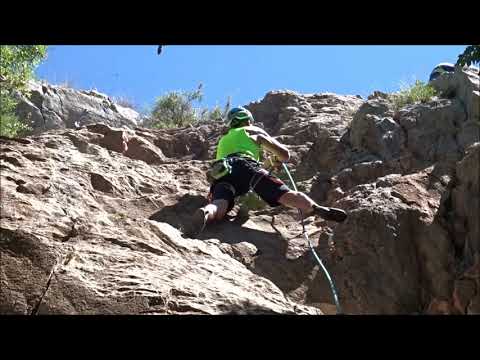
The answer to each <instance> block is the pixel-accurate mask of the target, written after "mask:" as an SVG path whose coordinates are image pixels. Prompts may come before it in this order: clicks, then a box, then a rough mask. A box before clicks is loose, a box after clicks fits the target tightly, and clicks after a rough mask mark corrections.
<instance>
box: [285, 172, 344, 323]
mask: <svg viewBox="0 0 480 360" xmlns="http://www.w3.org/2000/svg"><path fill="white" fill-rule="evenodd" d="M282 166H283V168H284V170H285V172H286V173H287V175H288V178H289V179H290V182H291V183H292V186H293V189H294V190H295V191H298V190H297V186H296V185H295V181H293V178H292V175H291V174H290V171H288V168H287V165H285V163H282ZM298 213H299V215H300V219H301V223H302V234H303V236H304V237H305V239H306V240H307V242H308V245H309V246H310V250H312V253H313V256H314V257H315V259H316V260H317V262H318V263H319V265H320V267H321V268H322V270H323V272H324V274H325V276H326V278H327V280H328V283H329V284H330V289H331V290H332V294H333V300H334V301H335V306H336V307H337V314H339V315H340V314H342V308H341V306H340V302H339V301H338V295H337V290H336V289H335V285H334V283H333V280H332V278H331V276H330V274H329V273H328V270H327V268H326V267H325V265H323V262H322V260H321V259H320V257H319V256H318V255H317V253H316V251H315V249H314V248H313V245H312V243H311V241H310V238H309V237H308V234H307V232H306V231H305V223H304V221H303V214H302V211H301V210H300V209H298Z"/></svg>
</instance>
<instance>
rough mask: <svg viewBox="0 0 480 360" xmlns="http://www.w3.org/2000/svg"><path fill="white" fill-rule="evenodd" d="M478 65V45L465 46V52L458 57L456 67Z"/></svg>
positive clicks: (479, 50)
mask: <svg viewBox="0 0 480 360" xmlns="http://www.w3.org/2000/svg"><path fill="white" fill-rule="evenodd" d="M478 63H480V45H470V46H467V47H466V49H465V51H464V52H463V53H462V54H460V55H458V60H457V65H460V66H464V65H467V66H470V65H471V64H478Z"/></svg>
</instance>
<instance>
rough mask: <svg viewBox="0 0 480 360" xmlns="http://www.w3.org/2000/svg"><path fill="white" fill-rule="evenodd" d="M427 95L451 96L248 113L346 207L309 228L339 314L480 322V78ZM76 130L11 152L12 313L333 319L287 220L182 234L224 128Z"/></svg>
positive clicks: (288, 105)
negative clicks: (461, 317)
mask: <svg viewBox="0 0 480 360" xmlns="http://www.w3.org/2000/svg"><path fill="white" fill-rule="evenodd" d="M434 86H437V88H438V89H439V90H441V91H442V95H441V96H439V97H436V98H434V99H432V100H431V101H429V102H427V103H423V104H412V105H408V106H406V107H404V108H402V109H400V110H399V111H394V110H393V108H394V107H393V104H392V103H391V101H390V98H389V97H388V96H387V95H386V94H382V93H380V92H376V93H374V94H373V95H372V96H370V97H369V99H368V100H363V99H361V98H359V97H356V96H340V95H336V94H329V93H326V94H304V95H302V94H298V93H294V92H289V91H274V92H269V93H268V94H266V96H265V97H264V98H263V99H262V100H260V101H257V102H254V103H251V104H249V105H248V108H249V109H250V110H251V111H252V113H253V115H254V116H255V118H256V120H257V122H258V123H259V124H261V126H263V127H264V128H265V129H266V130H267V131H269V132H270V133H271V134H272V135H274V136H276V137H277V139H279V140H280V141H282V142H283V143H285V144H287V145H288V146H289V148H290V149H291V151H292V154H293V157H292V163H291V165H290V168H291V169H292V174H293V176H294V178H295V179H296V180H297V182H298V185H299V186H300V188H301V189H303V190H305V191H306V192H308V193H309V194H310V195H311V196H312V198H314V199H315V200H316V201H317V202H319V203H321V204H324V205H327V206H335V207H340V208H343V209H346V210H348V212H349V217H348V219H347V220H346V221H345V222H344V223H341V224H335V223H330V222H327V221H324V220H322V219H320V218H314V217H310V218H307V219H306V230H307V232H308V234H309V235H310V238H311V239H312V242H313V243H314V246H315V247H316V249H317V252H318V254H319V255H320V257H321V258H322V259H323V260H324V262H325V264H326V266H327V268H328V269H329V271H330V273H331V275H332V277H333V279H334V281H335V283H336V286H337V288H338V292H339V297H340V302H341V303H342V305H343V308H344V311H345V312H346V313H351V314H423V313H427V314H438V313H445V314H478V313H479V312H480V255H479V253H480V233H479V232H480V230H479V225H478V218H479V202H480V199H479V196H480V195H479V194H480V192H479V181H478V178H479V160H480V159H479V156H480V142H479V141H480V138H479V124H480V121H479V118H478V111H477V112H475V106H477V108H476V109H477V110H478V90H479V88H478V86H479V85H478V74H475V73H465V72H464V71H459V72H457V73H456V74H454V75H448V78H439V79H438V80H437V82H436V83H435V84H434ZM57 91H58V92H61V91H63V90H58V89H57ZM44 101H45V99H44ZM47 104H48V102H47ZM475 104H477V105H475ZM37 108H38V106H37ZM48 108H49V107H48V106H45V107H44V108H43V109H48ZM47 112H48V111H47ZM55 113H56V116H58V119H61V121H62V122H63V123H65V124H71V123H72V120H73V119H75V116H76V115H74V116H73V118H70V117H69V113H65V112H58V113H57V112H55ZM102 122H103V123H102ZM68 127H70V126H65V128H64V126H61V128H60V129H57V130H50V131H47V132H42V133H40V132H39V133H38V134H37V135H34V136H29V137H27V138H25V139H16V140H14V139H6V138H2V139H1V140H0V149H1V154H0V169H1V199H2V208H1V214H0V216H1V218H0V220H1V224H0V236H1V238H0V239H1V240H0V259H1V260H0V261H1V263H0V266H1V271H0V276H1V278H0V281H1V288H0V294H1V296H0V312H1V313H18V314H51V313H63V314H65V313H66V314H87V313H88V314H105V313H108V314H118V313H134V314H180V313H181V314H185V313H192V314H226V313H235V314H257V313H275V314H322V313H323V314H332V313H334V312H335V307H334V306H333V300H332V297H331V294H330V290H329V286H328V283H327V281H326V279H325V277H324V275H323V273H322V272H321V270H320V269H319V267H318V265H317V263H316V262H315V261H314V259H313V257H312V254H311V253H310V251H309V248H308V244H306V243H305V240H304V238H303V236H302V234H301V227H300V225H299V223H298V219H297V215H296V212H295V211H294V210H292V209H285V208H274V209H273V208H269V207H265V208H262V209H259V210H255V211H253V210H251V211H250V212H249V213H248V214H246V213H245V212H244V211H240V208H239V206H236V207H235V208H234V209H233V211H232V212H231V213H230V216H229V217H228V218H227V219H226V220H225V221H222V222H221V223H217V224H215V225H212V226H209V227H207V229H206V230H205V231H204V232H203V233H202V234H201V235H200V236H199V238H198V239H190V238H185V237H184V236H183V235H182V232H181V229H182V226H183V224H184V223H185V222H186V221H188V215H189V214H191V213H192V212H193V210H194V209H195V208H196V207H198V206H201V205H204V204H205V203H206V199H205V195H206V193H207V191H208V182H207V179H206V178H205V175H204V172H205V170H206V169H207V167H208V160H209V159H211V158H212V157H213V154H214V150H215V144H216V141H217V140H218V138H219V136H220V135H221V134H222V133H223V131H225V128H224V127H223V126H222V125H221V124H218V123H212V124H208V125H202V126H198V127H187V128H183V129H169V130H151V129H145V128H131V129H128V128H120V127H119V126H118V125H115V126H112V124H111V123H108V122H107V121H102V119H98V118H96V117H95V116H91V117H89V116H87V117H85V123H82V125H80V128H78V129H76V130H75V129H68ZM122 141H125V142H126V143H127V145H128V149H127V150H125V149H124V148H123V147H122ZM280 176H282V177H284V174H280Z"/></svg>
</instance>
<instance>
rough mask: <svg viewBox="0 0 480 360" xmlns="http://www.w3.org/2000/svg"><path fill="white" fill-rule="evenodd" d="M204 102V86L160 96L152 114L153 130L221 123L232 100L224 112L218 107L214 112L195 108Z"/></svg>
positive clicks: (228, 101)
mask: <svg viewBox="0 0 480 360" xmlns="http://www.w3.org/2000/svg"><path fill="white" fill-rule="evenodd" d="M202 100H203V92H202V84H200V85H199V86H198V88H197V90H194V91H172V92H169V93H166V94H165V95H162V96H160V97H159V98H158V99H157V100H156V101H155V104H154V106H153V110H152V111H151V113H150V120H149V123H150V124H151V127H153V128H176V127H184V126H188V125H190V124H199V123H202V122H209V121H221V120H222V119H223V118H224V116H225V115H226V112H228V110H229V108H230V98H229V99H228V100H227V104H226V105H225V108H224V110H223V111H222V109H221V108H220V107H219V106H218V105H217V106H215V107H214V108H213V109H212V110H210V109H208V108H201V107H198V108H195V107H194V103H195V102H197V103H201V101H202Z"/></svg>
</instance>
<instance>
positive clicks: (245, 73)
mask: <svg viewBox="0 0 480 360" xmlns="http://www.w3.org/2000/svg"><path fill="white" fill-rule="evenodd" d="M465 47H466V46H465V45H460V46H421V45H416V46H398V45H392V46H363V45H358V46H323V45H315V46H313V45H312V46H264V45H257V46H245V45H242V46H240V45H230V46H224V45H218V46H201V45H196V46H179V45H178V46H176V45H170V46H165V47H164V48H163V51H162V54H161V55H160V56H158V55H157V47H156V46H151V45H149V46H139V45H134V46H109V45H95V46H79V45H76V46H59V45H55V46H50V47H49V50H48V58H47V60H46V61H45V62H43V63H42V64H41V65H40V66H39V67H38V69H37V77H38V78H40V79H44V80H47V81H48V82H50V83H53V84H59V83H62V82H65V81H68V82H70V83H72V85H73V87H75V88H78V89H91V88H96V89H98V90H99V91H100V92H104V93H106V94H108V95H109V96H117V97H118V96H122V97H126V98H129V99H131V100H133V102H134V103H135V104H136V105H137V106H138V107H139V108H140V109H146V108H147V107H148V106H149V105H152V104H153V102H154V100H155V99H156V98H157V97H158V96H160V95H162V94H164V93H166V92H168V91H172V90H193V89H195V88H196V87H197V86H198V84H199V83H203V89H204V99H203V101H202V103H201V105H203V106H208V107H213V106H215V105H216V104H219V105H221V106H223V105H224V104H225V101H226V99H227V97H228V96H231V97H232V105H234V106H235V105H244V104H247V103H249V102H250V101H253V100H257V99H261V98H263V96H264V95H265V93H266V92H268V91H270V90H279V89H289V90H294V91H298V92H300V93H318V92H334V93H338V94H351V95H361V96H362V97H364V98H366V97H367V96H368V95H369V94H371V93H372V92H373V91H374V90H381V91H386V92H391V91H396V90H398V88H399V84H400V82H402V81H406V82H411V81H413V80H414V79H419V80H423V81H426V80H428V76H429V75H430V72H431V70H432V69H433V67H434V66H435V65H436V64H438V63H440V62H451V63H455V61H456V60H457V57H458V55H459V54H460V53H461V52H463V50H464V49H465Z"/></svg>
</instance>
